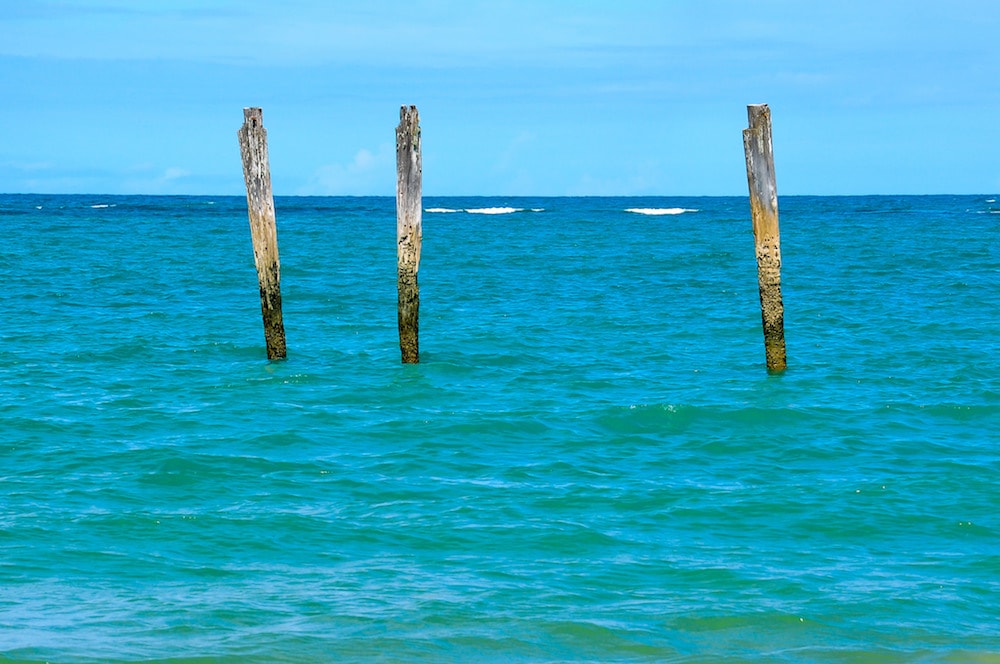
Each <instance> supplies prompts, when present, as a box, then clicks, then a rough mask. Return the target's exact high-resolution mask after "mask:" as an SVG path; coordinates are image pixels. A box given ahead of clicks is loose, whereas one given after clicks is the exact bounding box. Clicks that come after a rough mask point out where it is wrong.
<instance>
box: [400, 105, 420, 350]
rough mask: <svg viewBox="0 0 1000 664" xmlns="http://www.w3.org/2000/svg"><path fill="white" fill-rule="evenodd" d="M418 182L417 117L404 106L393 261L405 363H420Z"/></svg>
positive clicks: (412, 108) (415, 108)
mask: <svg viewBox="0 0 1000 664" xmlns="http://www.w3.org/2000/svg"><path fill="white" fill-rule="evenodd" d="M421 179H422V167H421V158H420V116H419V114H418V113H417V107H416V106H403V107H402V108H400V109H399V126H398V127H397V128H396V258H397V287H398V290H399V301H398V311H397V314H398V315H397V317H398V320H399V350H400V352H401V353H402V357H403V363H404V364H416V363H417V362H419V361H420V345H419V341H418V337H419V318H420V315H419V314H420V288H419V286H418V285H417V271H418V270H419V269H420V241H421V239H422V229H421V216H422V192H421Z"/></svg>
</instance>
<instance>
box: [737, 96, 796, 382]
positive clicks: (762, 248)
mask: <svg viewBox="0 0 1000 664" xmlns="http://www.w3.org/2000/svg"><path fill="white" fill-rule="evenodd" d="M747 116H748V117H749V121H750V128H749V129H744V130H743V149H744V150H745V151H746V160H747V183H748V185H749V187H750V215H751V217H752V218H753V235H754V241H755V243H756V245H757V281H758V284H759V286H760V311H761V318H762V320H763V324H764V352H765V354H766V356H767V369H768V371H784V370H785V367H786V358H785V308H784V304H782V301H781V239H780V236H779V233H778V189H777V184H776V182H775V177H774V151H773V148H772V145H771V109H770V108H768V106H767V104H753V105H750V106H747Z"/></svg>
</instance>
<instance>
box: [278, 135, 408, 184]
mask: <svg viewBox="0 0 1000 664" xmlns="http://www.w3.org/2000/svg"><path fill="white" fill-rule="evenodd" d="M395 164H396V153H395V147H394V146H393V145H390V144H388V143H386V144H383V145H381V146H379V147H378V149H377V150H375V151H374V152H373V151H372V150H369V149H367V148H361V149H360V150H358V151H357V153H355V155H354V158H353V159H352V160H351V161H350V162H348V163H347V164H327V165H324V166H321V167H319V168H318V169H316V171H315V172H314V173H313V174H312V175H311V176H310V177H309V180H308V181H307V182H306V183H305V184H304V185H303V186H301V187H299V188H298V190H297V191H296V193H297V194H298V195H300V196H366V195H367V196H371V195H379V196H388V195H391V194H392V193H393V191H394V188H395V177H396V165H395Z"/></svg>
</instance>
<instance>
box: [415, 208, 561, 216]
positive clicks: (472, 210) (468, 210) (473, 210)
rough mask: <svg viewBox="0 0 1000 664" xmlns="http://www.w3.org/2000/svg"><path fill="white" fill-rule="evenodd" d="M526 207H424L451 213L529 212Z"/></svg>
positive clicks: (537, 209)
mask: <svg viewBox="0 0 1000 664" xmlns="http://www.w3.org/2000/svg"><path fill="white" fill-rule="evenodd" d="M527 211H529V210H526V209H525V208H514V207H486V208H465V209H459V210H456V209H455V208H443V207H439V208H424V212H428V213H438V214H450V213H453V212H465V213H466V214H514V213H515V212H527ZM530 212H545V208H531V210H530Z"/></svg>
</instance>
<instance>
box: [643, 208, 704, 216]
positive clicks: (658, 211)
mask: <svg viewBox="0 0 1000 664" xmlns="http://www.w3.org/2000/svg"><path fill="white" fill-rule="evenodd" d="M625 211H626V212H632V213H634V214H647V215H652V216H655V217H659V216H663V215H667V214H684V213H685V212H697V211H698V210H695V209H692V208H678V207H674V208H628V209H627V210H625Z"/></svg>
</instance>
